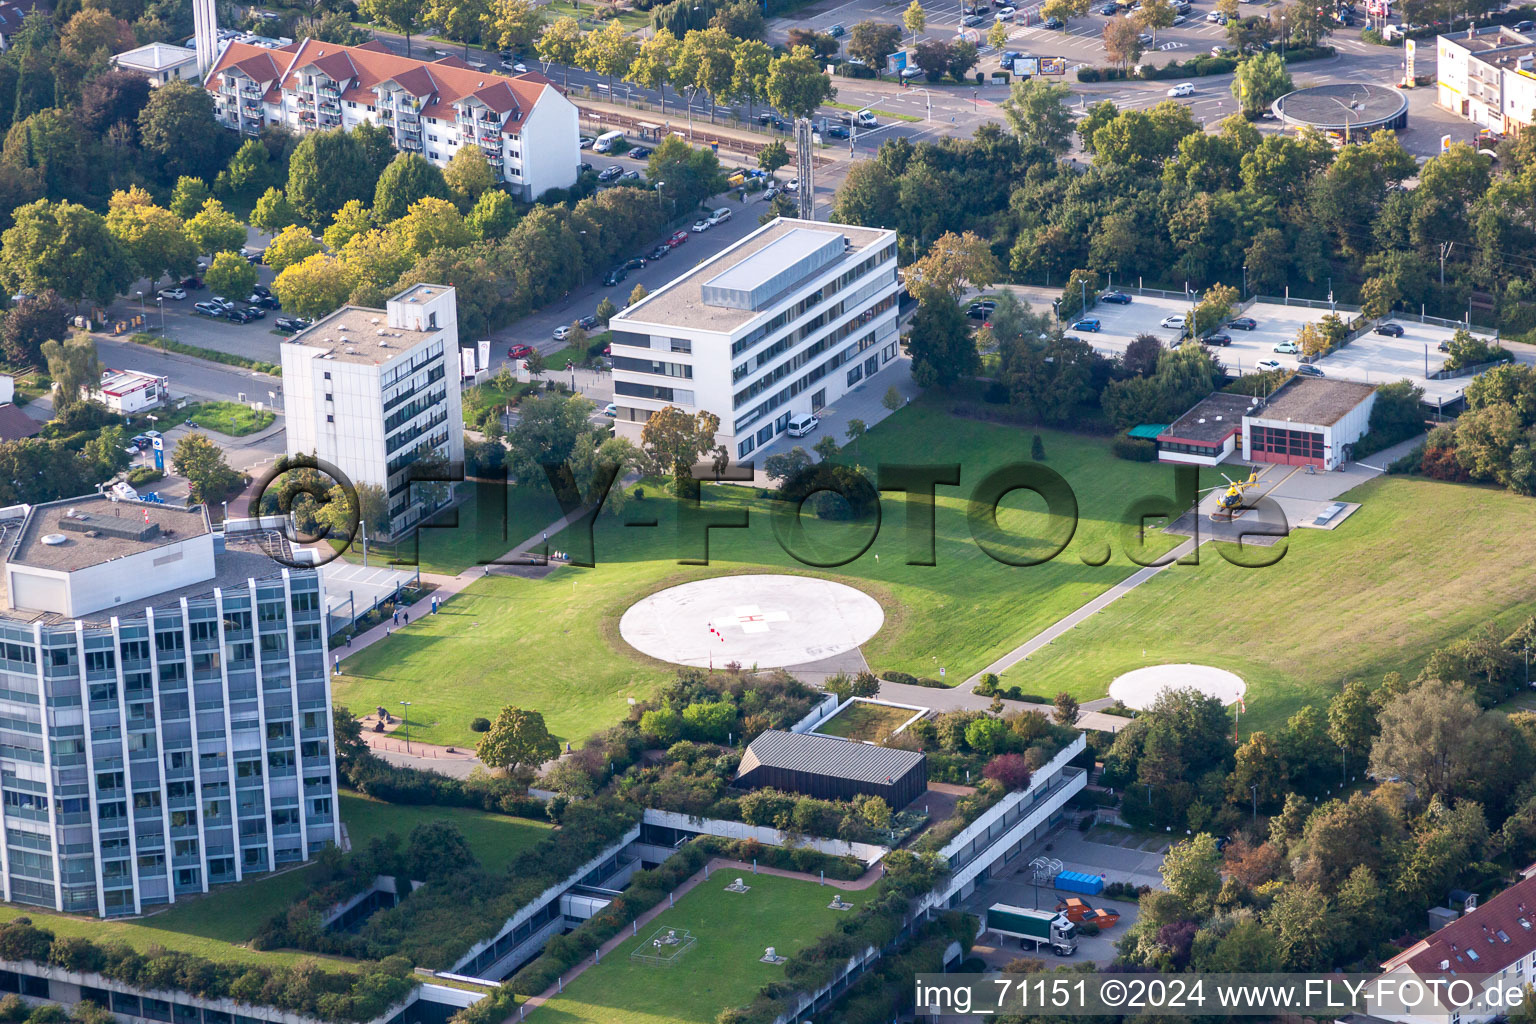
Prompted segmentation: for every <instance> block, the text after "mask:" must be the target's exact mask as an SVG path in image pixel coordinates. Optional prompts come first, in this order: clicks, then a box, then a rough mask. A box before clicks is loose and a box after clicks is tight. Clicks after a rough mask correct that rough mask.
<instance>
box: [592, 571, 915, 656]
mask: <svg viewBox="0 0 1536 1024" xmlns="http://www.w3.org/2000/svg"><path fill="white" fill-rule="evenodd" d="M884 622H885V612H884V610H883V609H881V607H880V603H879V602H878V601H876V600H875V599H874V598H872V597H870V596H869V595H868V594H866V593H864V592H863V591H861V590H855V589H854V588H853V587H849V586H844V585H843V584H841V583H833V582H832V581H831V580H822V579H815V578H814V577H810V576H783V575H772V576H770V575H761V576H715V577H712V578H710V579H707V580H695V581H694V582H692V583H684V584H681V585H679V586H676V587H669V588H668V589H666V590H663V591H660V592H659V593H655V594H652V595H651V596H650V597H647V598H644V599H642V600H640V601H637V602H636V603H635V604H633V605H631V606H630V609H629V610H628V611H626V612H625V613H624V617H623V618H621V619H620V620H619V635H620V636H622V637H623V638H624V640H625V642H626V643H628V644H629V645H630V646H631V647H634V648H635V649H636V650H638V651H640V652H641V653H643V654H648V655H650V656H651V657H653V658H658V659H660V660H662V661H670V662H672V663H674V664H677V665H695V666H700V667H704V666H708V665H711V664H713V665H714V667H716V668H720V667H721V666H723V665H725V664H727V663H728V662H738V663H740V664H741V666H742V667H743V668H751V667H752V666H754V665H755V666H757V667H758V668H784V667H786V666H788V665H803V664H805V663H806V662H810V661H819V660H821V659H823V658H830V657H832V656H833V655H836V654H842V653H843V652H845V651H851V650H853V649H854V648H856V647H858V646H859V645H860V644H862V643H863V642H864V641H866V640H868V639H869V638H870V637H872V636H874V635H875V633H876V632H878V631H879V629H880V626H881V625H882V624H883V623H884Z"/></svg>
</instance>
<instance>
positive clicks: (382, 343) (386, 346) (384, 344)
mask: <svg viewBox="0 0 1536 1024" xmlns="http://www.w3.org/2000/svg"><path fill="white" fill-rule="evenodd" d="M379 348H389V342H387V341H381V342H379Z"/></svg>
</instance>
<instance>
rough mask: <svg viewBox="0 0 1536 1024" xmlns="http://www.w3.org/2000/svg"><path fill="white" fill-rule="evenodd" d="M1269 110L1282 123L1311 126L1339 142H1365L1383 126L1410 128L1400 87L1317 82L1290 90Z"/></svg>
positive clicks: (1405, 101)
mask: <svg viewBox="0 0 1536 1024" xmlns="http://www.w3.org/2000/svg"><path fill="white" fill-rule="evenodd" d="M1270 109H1271V110H1272V111H1273V112H1274V115H1275V117H1276V118H1277V119H1278V120H1279V121H1280V122H1281V123H1282V124H1286V125H1290V126H1291V127H1293V128H1311V129H1313V130H1314V131H1317V132H1321V133H1323V134H1324V135H1327V136H1328V137H1329V138H1332V139H1333V140H1335V141H1336V142H1366V141H1368V140H1369V139H1370V137H1371V135H1372V133H1374V132H1376V131H1379V130H1381V129H1383V128H1387V129H1391V130H1393V131H1402V130H1403V129H1404V128H1406V127H1408V99H1407V97H1405V96H1404V95H1403V94H1402V92H1401V91H1400V90H1398V89H1387V88H1383V87H1382V86H1379V85H1368V84H1366V83H1364V82H1341V83H1335V84H1331V85H1315V86H1311V87H1309V88H1306V89H1297V90H1296V91H1295V92H1288V93H1286V94H1285V95H1284V96H1281V97H1280V98H1279V99H1277V100H1275V102H1274V103H1273V104H1271V106H1270Z"/></svg>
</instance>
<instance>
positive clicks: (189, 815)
mask: <svg viewBox="0 0 1536 1024" xmlns="http://www.w3.org/2000/svg"><path fill="white" fill-rule="evenodd" d="M196 827H197V812H196V811H172V812H171V828H196Z"/></svg>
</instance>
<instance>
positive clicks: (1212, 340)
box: [1205, 333, 1232, 348]
mask: <svg viewBox="0 0 1536 1024" xmlns="http://www.w3.org/2000/svg"><path fill="white" fill-rule="evenodd" d="M1205 343H1206V344H1207V345H1217V346H1219V347H1221V348H1226V347H1227V346H1228V345H1230V344H1232V335H1230V334H1220V333H1218V334H1208V335H1206V336H1205Z"/></svg>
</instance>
